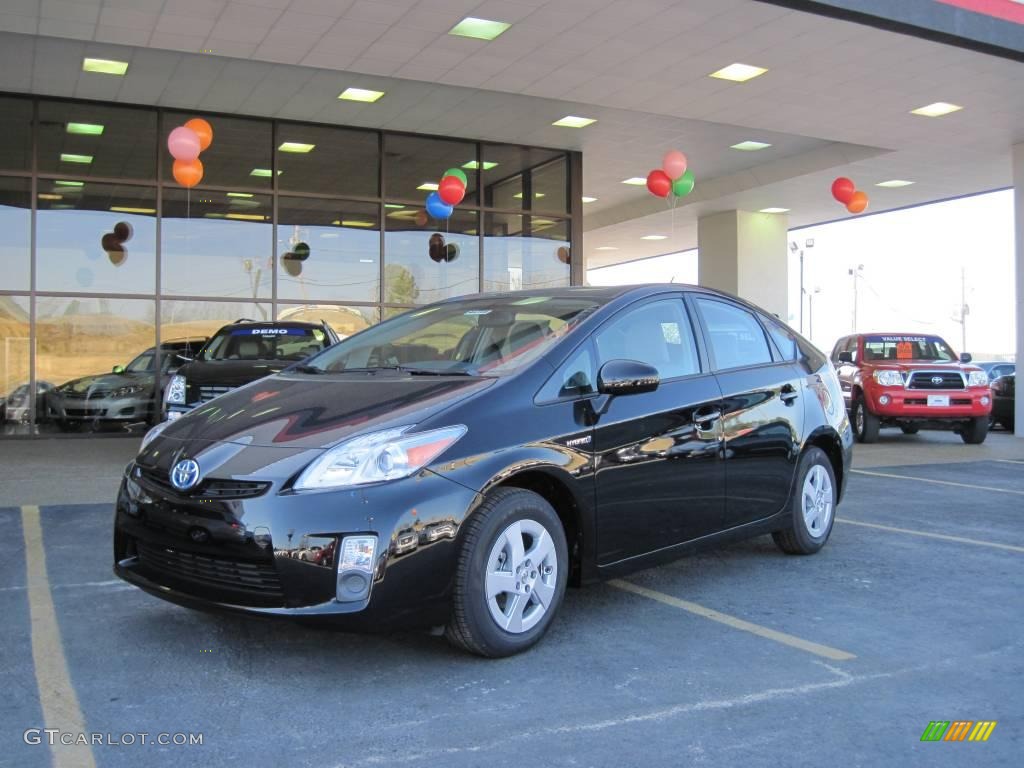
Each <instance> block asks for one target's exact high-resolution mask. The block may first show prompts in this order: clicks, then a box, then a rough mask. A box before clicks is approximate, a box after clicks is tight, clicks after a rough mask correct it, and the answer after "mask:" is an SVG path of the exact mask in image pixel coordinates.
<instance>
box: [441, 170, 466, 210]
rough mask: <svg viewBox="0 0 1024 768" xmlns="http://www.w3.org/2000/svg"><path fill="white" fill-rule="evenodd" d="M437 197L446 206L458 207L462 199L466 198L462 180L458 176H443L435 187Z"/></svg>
mask: <svg viewBox="0 0 1024 768" xmlns="http://www.w3.org/2000/svg"><path fill="white" fill-rule="evenodd" d="M437 196H438V197H440V198H441V199H442V200H443V201H444V202H445V204H446V205H458V204H459V203H461V202H462V198H464V197H465V196H466V185H465V184H463V183H462V179H460V178H459V177H458V176H445V177H444V178H443V179H441V183H440V184H438V185H437Z"/></svg>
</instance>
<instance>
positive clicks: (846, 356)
mask: <svg viewBox="0 0 1024 768" xmlns="http://www.w3.org/2000/svg"><path fill="white" fill-rule="evenodd" d="M839 362H840V363H851V364H852V363H853V352H850V351H849V350H845V351H843V352H840V353H839Z"/></svg>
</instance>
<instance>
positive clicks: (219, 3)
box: [163, 0, 227, 19]
mask: <svg viewBox="0 0 1024 768" xmlns="http://www.w3.org/2000/svg"><path fill="white" fill-rule="evenodd" d="M226 5H227V2H226V0H165V2H164V6H163V12H164V13H166V14H170V15H172V16H190V17H192V18H195V19H217V18H218V17H219V16H220V14H221V12H222V11H223V10H224V7H225V6H226Z"/></svg>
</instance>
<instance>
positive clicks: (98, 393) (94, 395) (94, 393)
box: [62, 387, 113, 400]
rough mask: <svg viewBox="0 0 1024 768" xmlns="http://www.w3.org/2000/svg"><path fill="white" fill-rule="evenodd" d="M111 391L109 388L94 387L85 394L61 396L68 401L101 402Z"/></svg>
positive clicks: (77, 393) (69, 393)
mask: <svg viewBox="0 0 1024 768" xmlns="http://www.w3.org/2000/svg"><path fill="white" fill-rule="evenodd" d="M112 391H113V390H111V389H110V388H104V387H96V388H94V389H90V390H87V391H85V392H64V393H62V394H63V395H64V397H65V398H67V399H68V400H102V399H103V398H105V397H106V396H107V395H109V394H110V393H111V392H112Z"/></svg>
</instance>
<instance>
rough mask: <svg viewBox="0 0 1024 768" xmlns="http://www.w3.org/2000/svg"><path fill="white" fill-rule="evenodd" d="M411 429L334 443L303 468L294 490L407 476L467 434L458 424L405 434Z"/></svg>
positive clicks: (376, 433)
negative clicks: (338, 443) (333, 445)
mask: <svg viewBox="0 0 1024 768" xmlns="http://www.w3.org/2000/svg"><path fill="white" fill-rule="evenodd" d="M411 428H412V427H411V426H405V427H398V428H396V429H386V430H383V431H381V432H371V433H370V434H368V435H360V436H359V437H354V438H352V439H351V440H346V441H345V442H344V443H341V444H340V445H336V446H335V447H333V448H331V449H329V450H327V451H325V452H324V454H323V455H322V456H321V457H320V458H318V459H317V460H316V461H314V462H313V463H312V464H310V465H309V466H308V467H306V469H305V471H303V473H302V474H301V475H299V479H298V480H296V481H295V489H296V490H298V491H306V490H311V489H314V488H341V487H344V486H351V485H363V484H365V483H379V482H382V481H384V480H397V479H399V478H402V477H408V476H409V475H411V474H413V473H414V472H417V471H418V470H420V469H422V468H423V467H425V466H426V465H427V464H429V463H430V462H431V461H433V460H434V459H435V458H437V457H438V456H440V455H441V453H442V452H443V451H444V450H445V449H446V448H448V447H449V446H451V445H452V444H453V443H454V442H455V441H456V440H458V439H459V438H460V437H462V436H463V435H464V434H466V428H465V427H464V426H462V425H461V424H459V425H456V426H454V427H445V428H444V429H434V430H431V431H430V432H417V433H414V434H411V435H407V434H405V433H406V431H407V430H409V429H411Z"/></svg>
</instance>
